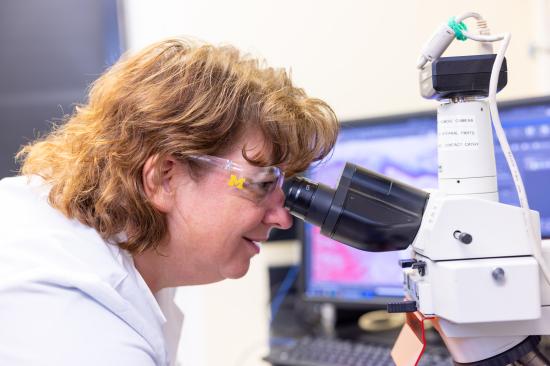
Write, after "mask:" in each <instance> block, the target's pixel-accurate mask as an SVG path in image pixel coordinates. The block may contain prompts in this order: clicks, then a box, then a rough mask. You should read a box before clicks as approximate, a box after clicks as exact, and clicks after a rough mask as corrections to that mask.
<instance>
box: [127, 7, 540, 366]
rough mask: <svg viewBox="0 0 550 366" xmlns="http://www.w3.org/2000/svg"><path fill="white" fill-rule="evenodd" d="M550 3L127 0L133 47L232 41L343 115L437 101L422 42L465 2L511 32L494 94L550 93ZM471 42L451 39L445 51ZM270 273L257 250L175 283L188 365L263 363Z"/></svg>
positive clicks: (410, 107)
mask: <svg viewBox="0 0 550 366" xmlns="http://www.w3.org/2000/svg"><path fill="white" fill-rule="evenodd" d="M547 1H548V0H483V1H479V0H478V1H474V0H461V1H456V0H452V1H451V0H400V1H398V0H385V1H365V0H355V1H353V0H344V1H334V0H302V1H296V0H261V1H258V0H232V1H224V0H208V1H205V0H188V1H183V0H157V1H150V0H127V1H126V4H125V7H126V11H127V13H126V22H127V32H128V33H127V36H128V45H129V47H130V48H131V49H133V50H135V49H139V48H141V47H143V46H145V45H147V44H149V43H151V42H153V41H156V40H159V39H162V38H166V37H170V36H177V35H190V36H193V37H196V38H199V39H202V40H205V41H208V42H212V43H216V44H218V43H231V44H233V45H235V46H237V47H239V48H241V49H242V50H244V51H247V52H250V53H252V54H254V55H256V56H260V57H263V58H265V59H266V60H267V61H268V63H269V64H270V65H272V66H278V67H285V68H287V69H291V70H292V76H293V79H294V81H295V83H296V84H297V85H299V86H301V87H303V88H304V89H305V90H306V91H307V92H308V93H309V94H310V95H312V96H315V97H318V98H321V99H324V100H326V101H327V102H328V103H329V104H330V105H331V106H332V107H333V108H334V110H335V111H336V113H337V115H338V116H339V118H340V119H342V120H346V119H354V118H361V117H368V116H375V115H382V114H392V113H402V112H408V111H413V110H425V109H428V108H435V102H432V101H425V100H422V99H421V97H420V96H419V93H418V84H417V72H416V70H415V63H416V59H417V58H418V53H419V50H420V49H421V47H422V45H423V44H424V42H425V41H426V39H427V38H428V37H429V36H430V35H431V33H432V32H433V30H434V29H435V28H436V27H437V26H438V25H439V24H440V23H442V22H444V21H447V20H448V19H449V17H450V16H452V15H457V14H459V13H462V12H464V11H469V10H473V11H477V12H480V13H481V14H482V15H483V16H484V17H485V18H486V19H487V20H488V22H489V27H490V28H491V30H493V31H494V32H500V31H510V32H511V33H512V42H511V44H510V47H509V51H508V54H507V58H508V65H509V70H510V71H509V81H508V86H507V88H506V89H505V90H504V91H503V92H502V93H501V96H500V97H501V100H504V99H511V98H520V97H527V96H535V95H540V94H541V93H543V92H549V90H550V88H549V86H550V81H548V80H547V81H544V80H542V81H541V75H542V73H543V72H544V70H545V67H546V66H547V65H548V64H547V62H548V60H546V65H545V64H543V63H541V62H542V61H541V58H540V57H539V58H538V59H536V58H533V57H531V56H530V55H529V52H528V50H529V46H530V45H531V44H533V43H534V42H535V41H537V39H538V42H548V38H547V37H546V38H545V37H542V38H541V37H540V36H537V37H539V38H537V39H536V37H535V30H536V29H539V30H540V29H541V28H542V29H548V25H547V23H546V22H545V16H544V15H543V14H541V11H540V9H542V8H543V7H544V6H546V5H547ZM546 14H548V13H547V12H546ZM472 50H473V48H472V47H471V45H470V46H469V45H468V44H463V43H461V42H455V44H454V45H452V46H451V48H450V49H449V51H448V53H446V55H456V54H465V53H466V54H467V53H468V52H471V51H472ZM543 61H544V60H543ZM546 77H548V75H547V76H546ZM265 271H266V267H265V258H261V257H260V258H256V259H255V260H254V265H253V270H252V271H251V272H252V273H249V275H247V277H246V278H245V279H243V280H239V281H229V282H228V281H226V282H222V283H219V284H215V285H211V286H206V287H194V288H186V289H183V290H182V291H181V292H180V295H179V299H178V300H179V302H180V303H181V305H182V307H183V308H184V311H185V312H186V321H185V325H184V340H183V342H182V345H181V359H182V360H183V362H184V365H193V366H206V365H212V366H214V365H216V366H218V365H229V366H232V365H235V366H246V365H258V364H261V361H259V355H261V354H262V352H264V353H265V345H266V342H267V329H268V328H267V307H266V306H264V305H265V303H266V301H267V285H266V273H265ZM251 296H252V297H251ZM243 358H244V359H243Z"/></svg>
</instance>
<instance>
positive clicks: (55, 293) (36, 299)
mask: <svg viewBox="0 0 550 366" xmlns="http://www.w3.org/2000/svg"><path fill="white" fill-rule="evenodd" d="M0 308H1V309H2V311H1V312H0V324H2V329H3V330H2V331H0V344H2V345H4V346H5V347H2V348H1V350H0V364H13V365H29V366H30V365H38V364H40V365H52V366H53V365H56V366H64V365H74V364H77V365H90V366H91V365H138V366H139V365H142V366H153V365H156V362H155V359H156V356H155V352H154V350H153V349H152V348H151V347H150V345H149V344H148V343H147V342H145V341H144V339H143V338H142V337H141V336H140V335H139V333H137V332H135V331H134V330H133V329H132V328H131V327H129V326H128V324H126V323H125V322H124V320H122V319H121V318H120V317H118V316H117V314H115V313H113V312H111V311H106V309H105V308H104V306H103V305H102V304H101V303H98V302H97V301H96V299H95V298H92V297H90V296H88V295H87V294H86V293H84V292H82V291H80V290H79V289H75V288H65V287H62V286H52V285H49V284H47V283H43V282H40V281H35V282H26V283H24V284H19V285H18V286H16V287H11V288H4V291H2V292H1V293H0ZM30 345H32V349H33V352H28V350H29V347H30Z"/></svg>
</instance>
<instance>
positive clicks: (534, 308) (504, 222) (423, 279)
mask: <svg viewBox="0 0 550 366" xmlns="http://www.w3.org/2000/svg"><path fill="white" fill-rule="evenodd" d="M438 139H439V141H438V150H439V187H440V189H439V190H438V191H436V192H433V193H431V195H430V198H429V200H428V204H427V206H426V210H425V213H424V215H423V220H422V224H421V226H420V230H419V232H418V234H417V236H416V238H415V240H414V242H413V244H412V248H413V251H414V259H416V261H417V262H416V263H415V264H414V265H413V267H411V268H406V269H404V274H405V287H406V290H407V293H408V295H409V297H410V298H412V299H413V300H415V301H416V303H417V309H418V311H420V312H421V313H422V314H423V315H424V316H428V317H430V316H435V317H438V318H439V324H440V327H441V330H442V332H443V333H444V335H445V338H446V343H447V346H448V348H449V350H450V352H451V354H452V355H453V358H454V360H455V361H457V362H461V363H469V362H475V361H478V360H483V359H486V358H488V357H491V356H494V355H495V353H499V352H498V350H506V349H508V348H510V347H512V346H514V345H516V344H518V343H520V342H521V341H523V340H524V339H525V337H526V336H529V335H532V334H550V286H548V284H547V283H546V282H545V280H544V279H543V278H542V277H541V273H540V271H539V266H538V263H537V261H536V260H535V258H534V257H533V251H532V248H533V243H532V242H531V241H532V239H531V236H529V235H528V233H527V231H526V229H525V223H524V219H523V217H522V209H521V208H519V207H515V206H510V205H505V204H502V203H499V202H498V192H497V185H496V168H495V159H494V152H493V148H494V146H493V136H492V131H491V122H490V115H489V108H488V105H487V102H486V101H483V100H471V101H457V102H452V101H449V102H448V103H445V104H442V105H441V106H440V107H439V110H438ZM532 216H533V217H532V219H533V220H534V221H535V222H539V216H538V213H537V212H536V211H532ZM539 232H540V230H539ZM535 244H536V245H541V243H535ZM543 255H544V257H545V259H547V260H548V261H549V262H550V245H545V246H544V247H543Z"/></svg>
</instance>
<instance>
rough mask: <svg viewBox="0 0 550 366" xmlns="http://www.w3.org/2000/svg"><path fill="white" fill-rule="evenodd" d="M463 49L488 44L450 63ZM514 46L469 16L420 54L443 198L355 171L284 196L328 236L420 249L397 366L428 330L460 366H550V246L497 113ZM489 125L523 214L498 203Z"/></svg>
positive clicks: (292, 188)
mask: <svg viewBox="0 0 550 366" xmlns="http://www.w3.org/2000/svg"><path fill="white" fill-rule="evenodd" d="M468 18H475V19H476V20H477V25H478V28H479V34H473V33H471V32H469V31H468V29H467V27H466V25H465V24H464V23H463V21H464V20H465V19H468ZM455 38H458V39H461V40H466V39H471V40H475V41H478V42H480V43H481V46H482V47H481V48H482V50H483V51H482V54H478V55H469V56H459V57H441V55H442V54H443V52H444V51H445V49H446V48H447V47H448V46H449V45H450V44H451V42H452V41H453V40H454V39H455ZM497 41H499V42H500V43H501V47H500V49H499V51H498V52H497V53H496V54H493V53H492V45H491V42H497ZM509 41H510V35H509V34H502V35H491V34H490V32H489V30H488V29H487V26H486V22H485V21H484V20H483V18H482V17H481V16H480V15H479V14H477V13H465V14H462V15H460V16H457V17H453V18H451V20H450V21H449V22H448V23H447V24H443V25H442V26H441V27H440V28H439V29H438V30H437V31H436V32H435V34H434V35H433V36H432V38H431V39H430V41H429V42H428V43H427V44H426V46H425V47H424V49H423V52H422V56H421V57H420V59H419V61H418V65H417V66H418V68H419V69H420V89H421V94H422V96H423V97H425V98H429V99H436V100H438V101H439V102H440V105H439V107H438V110H437V134H438V182H439V187H438V189H437V190H434V191H430V192H427V191H423V190H421V189H417V188H415V187H412V186H409V185H407V184H404V183H401V182H399V181H396V180H393V179H391V178H388V177H386V176H383V175H380V174H378V173H376V172H373V171H369V170H367V169H364V168H362V167H359V166H357V165H354V164H351V163H347V164H346V166H345V168H344V171H343V173H342V175H341V177H340V180H339V183H338V186H337V188H336V189H332V188H331V187H328V186H326V185H323V184H319V183H316V182H312V181H310V180H308V179H307V178H295V179H294V180H293V181H292V183H291V184H290V185H289V186H287V188H286V190H287V191H286V201H285V206H286V207H287V208H288V209H289V211H290V212H291V213H292V214H293V215H294V216H296V217H298V218H300V219H302V220H304V221H307V222H309V223H311V224H314V225H317V226H319V227H320V228H321V233H322V234H323V235H326V236H328V237H330V238H333V239H335V240H337V241H339V242H341V243H344V244H347V245H350V246H353V247H355V248H358V249H361V250H367V251H372V252H380V251H394V250H402V249H405V248H408V247H409V246H410V247H411V248H412V256H411V258H410V259H405V260H401V261H400V263H399V265H401V267H402V269H403V284H404V289H405V293H406V297H405V299H404V300H403V301H401V302H396V303H391V304H388V306H387V308H388V311H389V312H405V313H407V324H406V325H405V326H404V328H403V330H402V331H401V334H400V336H399V337H398V340H397V342H396V345H395V347H394V349H393V351H392V357H393V359H394V361H395V362H396V364H397V365H398V366H402V365H416V364H417V363H418V362H419V360H420V357H421V355H422V352H423V350H424V346H425V342H424V333H423V329H424V328H423V325H424V321H427V320H431V321H432V322H433V323H434V325H435V328H436V329H437V330H438V332H439V333H440V335H441V336H442V338H443V341H444V342H445V345H446V346H447V348H448V350H449V352H450V353H451V355H452V357H453V360H454V362H455V365H479V366H489V365H491V366H499V365H508V364H513V365H550V362H549V361H548V360H547V359H546V358H545V357H544V355H542V354H541V353H540V351H539V350H538V349H537V345H538V343H539V341H540V335H544V334H550V270H549V268H548V263H550V244H546V245H543V242H542V241H541V238H540V220H539V214H538V212H536V211H533V210H530V209H529V206H528V202H527V198H526V194H525V189H524V187H523V182H522V180H521V176H520V174H519V171H518V168H517V165H516V163H515V160H514V157H513V155H512V152H511V150H510V147H509V146H508V143H507V140H506V136H505V135H504V132H503V130H502V126H501V125H500V118H499V116H498V110H497V106H496V93H497V92H498V91H500V90H501V89H502V88H504V87H505V86H506V83H507V64H506V60H505V58H504V53H505V51H506V48H507V46H508V43H509ZM492 125H493V128H494V131H495V134H496V136H497V137H498V140H499V142H500V146H501V148H502V149H503V152H504V154H505V156H506V159H507V162H508V165H509V168H510V171H511V173H512V176H513V178H514V183H515V186H516V190H517V192H518V197H519V200H520V207H516V206H511V205H506V204H503V203H500V202H499V200H498V189H497V176H496V165H495V154H494V142H493V128H492ZM415 341H416V342H417V343H418V344H417V345H414V342H415ZM411 345H413V346H411Z"/></svg>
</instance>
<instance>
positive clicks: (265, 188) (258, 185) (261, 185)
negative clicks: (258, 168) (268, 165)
mask: <svg viewBox="0 0 550 366" xmlns="http://www.w3.org/2000/svg"><path fill="white" fill-rule="evenodd" d="M274 183H275V182H274V181H263V182H250V183H249V187H250V188H251V189H253V190H256V191H260V192H262V193H266V192H269V190H270V189H271V187H272V186H273V184H274Z"/></svg>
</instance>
